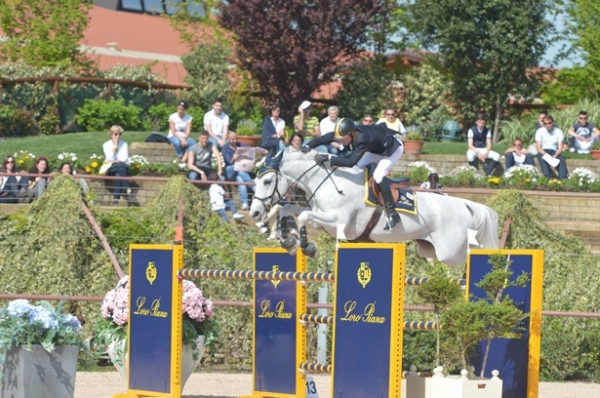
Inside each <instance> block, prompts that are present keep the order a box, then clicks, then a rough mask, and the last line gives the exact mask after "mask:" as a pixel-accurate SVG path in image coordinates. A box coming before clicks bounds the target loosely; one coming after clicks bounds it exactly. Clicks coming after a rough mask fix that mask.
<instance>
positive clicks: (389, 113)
mask: <svg viewBox="0 0 600 398" xmlns="http://www.w3.org/2000/svg"><path fill="white" fill-rule="evenodd" d="M383 115H384V116H385V117H382V118H381V119H379V120H378V121H377V123H376V124H382V123H385V125H386V126H387V128H388V129H390V130H394V131H396V132H397V133H399V134H400V137H401V138H402V141H404V138H406V129H405V128H404V125H403V124H402V122H401V121H400V118H397V117H396V111H395V110H394V108H387V109H386V110H385V112H384V114H383Z"/></svg>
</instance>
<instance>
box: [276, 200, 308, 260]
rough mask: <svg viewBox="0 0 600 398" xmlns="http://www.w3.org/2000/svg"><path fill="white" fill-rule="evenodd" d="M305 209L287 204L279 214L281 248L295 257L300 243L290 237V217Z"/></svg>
mask: <svg viewBox="0 0 600 398" xmlns="http://www.w3.org/2000/svg"><path fill="white" fill-rule="evenodd" d="M304 210H305V208H304V207H299V206H296V205H290V204H286V205H284V206H283V207H282V208H281V211H280V213H279V223H278V233H277V235H278V236H279V240H280V242H281V247H283V248H284V249H285V250H287V251H288V253H289V254H291V255H294V254H296V251H297V250H298V241H297V240H296V239H294V238H292V237H290V236H288V231H289V226H288V217H289V216H291V215H296V214H300V212H302V211H304Z"/></svg>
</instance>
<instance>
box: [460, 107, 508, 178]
mask: <svg viewBox="0 0 600 398" xmlns="http://www.w3.org/2000/svg"><path fill="white" fill-rule="evenodd" d="M467 145H468V149H467V161H468V162H469V165H471V166H473V167H475V168H478V166H479V162H481V163H485V162H486V161H488V160H489V163H488V165H487V168H486V169H485V175H486V176H490V175H491V174H492V173H493V172H494V169H495V168H496V165H497V164H498V161H499V160H500V154H499V153H498V152H494V151H492V132H491V131H490V129H488V128H487V127H486V126H485V115H483V114H481V113H480V114H479V115H477V120H476V121H475V126H473V127H471V128H470V129H469V131H467Z"/></svg>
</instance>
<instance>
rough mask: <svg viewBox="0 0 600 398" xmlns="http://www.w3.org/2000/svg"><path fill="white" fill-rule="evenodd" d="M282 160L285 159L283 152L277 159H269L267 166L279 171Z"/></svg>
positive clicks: (278, 154)
mask: <svg viewBox="0 0 600 398" xmlns="http://www.w3.org/2000/svg"><path fill="white" fill-rule="evenodd" d="M281 159H283V151H279V153H277V155H275V157H273V158H270V159H267V161H266V163H267V166H270V167H271V168H272V169H273V170H279V165H280V164H281Z"/></svg>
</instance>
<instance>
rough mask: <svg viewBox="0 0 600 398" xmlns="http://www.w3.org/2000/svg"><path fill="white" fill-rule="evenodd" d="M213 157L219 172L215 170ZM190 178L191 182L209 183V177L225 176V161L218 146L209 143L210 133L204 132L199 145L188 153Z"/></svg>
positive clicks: (199, 137) (194, 146)
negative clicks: (213, 175)
mask: <svg viewBox="0 0 600 398" xmlns="http://www.w3.org/2000/svg"><path fill="white" fill-rule="evenodd" d="M213 156H214V158H215V160H216V163H217V167H218V170H215V169H214V168H213ZM187 167H188V178H189V179H190V181H194V180H201V181H208V179H207V176H208V175H209V174H210V173H212V172H216V173H217V175H218V176H222V175H223V160H222V159H221V152H219V150H218V149H217V146H216V145H214V144H213V143H212V142H210V141H209V134H208V131H206V130H202V131H201V132H200V135H199V136H198V143H196V144H194V145H193V146H192V147H191V148H190V150H189V152H188V153H187Z"/></svg>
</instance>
